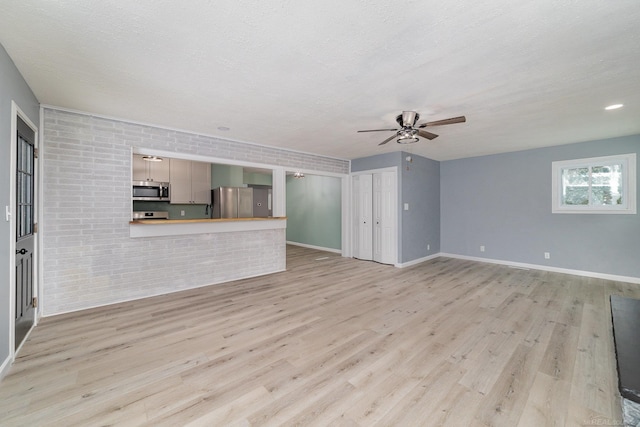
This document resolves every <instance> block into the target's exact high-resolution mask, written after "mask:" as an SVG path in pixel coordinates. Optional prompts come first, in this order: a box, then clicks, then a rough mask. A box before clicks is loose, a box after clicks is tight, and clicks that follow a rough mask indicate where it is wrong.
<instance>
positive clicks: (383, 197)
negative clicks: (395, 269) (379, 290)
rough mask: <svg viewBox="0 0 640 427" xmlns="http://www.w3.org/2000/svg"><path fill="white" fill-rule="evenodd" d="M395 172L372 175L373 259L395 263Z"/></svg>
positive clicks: (384, 262) (385, 262)
mask: <svg viewBox="0 0 640 427" xmlns="http://www.w3.org/2000/svg"><path fill="white" fill-rule="evenodd" d="M396 198H397V196H396V174H395V172H382V173H376V174H374V175H373V260H374V261H377V262H380V263H383V264H395V262H396V260H397V256H396V252H397V241H398V240H397V236H396V234H397V233H396V210H397V209H396V205H397V203H396Z"/></svg>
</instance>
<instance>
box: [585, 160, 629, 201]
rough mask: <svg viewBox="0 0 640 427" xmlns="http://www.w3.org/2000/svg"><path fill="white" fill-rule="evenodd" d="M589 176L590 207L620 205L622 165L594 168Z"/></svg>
mask: <svg viewBox="0 0 640 427" xmlns="http://www.w3.org/2000/svg"><path fill="white" fill-rule="evenodd" d="M591 175H592V176H591V180H592V181H591V182H592V186H591V191H592V194H591V195H592V199H591V204H592V205H620V204H622V165H607V166H594V167H593V168H592V169H591Z"/></svg>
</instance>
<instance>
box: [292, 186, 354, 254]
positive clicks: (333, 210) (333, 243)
mask: <svg viewBox="0 0 640 427" xmlns="http://www.w3.org/2000/svg"><path fill="white" fill-rule="evenodd" d="M341 197H342V179H340V178H336V177H331V176H318V175H308V174H307V175H306V176H305V177H304V178H303V179H296V178H294V177H293V176H290V175H289V176H287V198H286V200H287V241H291V242H297V243H304V244H307V245H313V246H319V247H322V248H329V249H341V248H342V200H341Z"/></svg>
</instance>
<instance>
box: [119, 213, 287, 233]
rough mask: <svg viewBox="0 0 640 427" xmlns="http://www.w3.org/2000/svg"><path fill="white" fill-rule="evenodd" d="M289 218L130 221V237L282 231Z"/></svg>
mask: <svg viewBox="0 0 640 427" xmlns="http://www.w3.org/2000/svg"><path fill="white" fill-rule="evenodd" d="M286 220H287V217H286V216H280V217H267V218H216V219H211V218H201V219H137V220H133V221H129V237H134V238H135V237H158V236H182V235H186V234H209V233H228V232H241V231H260V230H282V231H284V230H285V229H286V228H287V221H286Z"/></svg>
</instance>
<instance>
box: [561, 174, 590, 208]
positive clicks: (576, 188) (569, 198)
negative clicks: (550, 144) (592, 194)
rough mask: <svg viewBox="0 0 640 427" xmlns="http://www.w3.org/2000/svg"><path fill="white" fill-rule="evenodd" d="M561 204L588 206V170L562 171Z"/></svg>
mask: <svg viewBox="0 0 640 427" xmlns="http://www.w3.org/2000/svg"><path fill="white" fill-rule="evenodd" d="M562 204H563V205H588V204H589V168H573V169H562Z"/></svg>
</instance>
